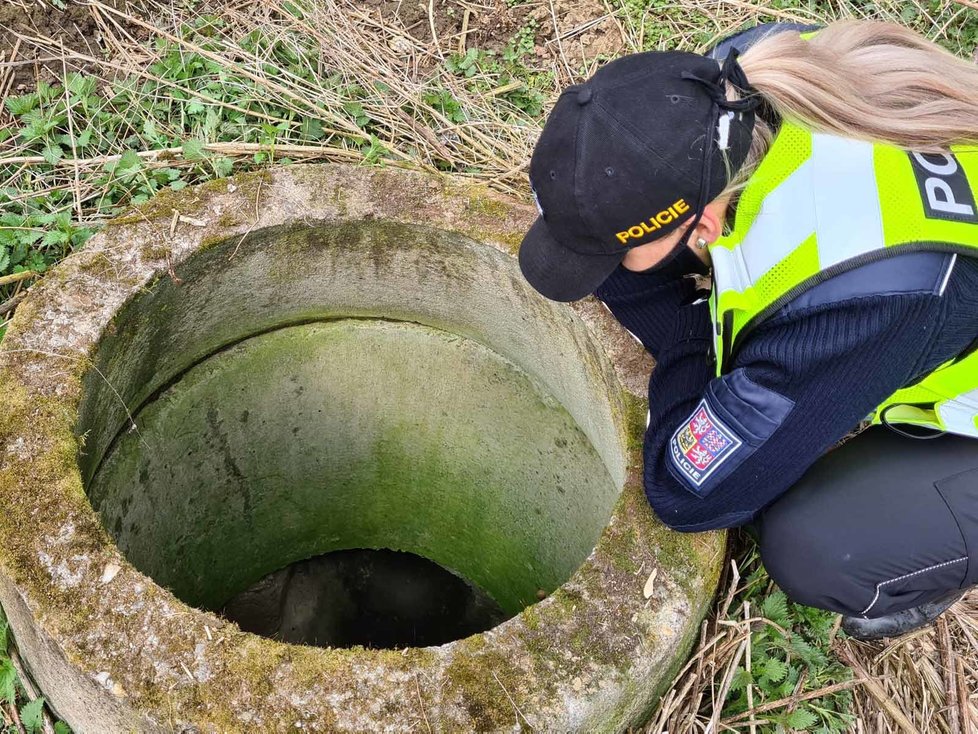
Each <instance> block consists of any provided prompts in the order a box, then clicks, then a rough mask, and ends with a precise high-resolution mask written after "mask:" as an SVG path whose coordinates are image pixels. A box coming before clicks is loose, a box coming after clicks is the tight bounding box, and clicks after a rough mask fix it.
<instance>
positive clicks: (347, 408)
mask: <svg viewBox="0 0 978 734" xmlns="http://www.w3.org/2000/svg"><path fill="white" fill-rule="evenodd" d="M134 418H135V420H136V423H137V425H138V426H139V431H138V432H136V431H125V432H124V433H123V435H122V436H121V437H120V438H119V440H118V441H117V443H116V445H115V448H114V450H113V451H112V453H111V454H110V455H109V456H108V457H107V458H106V460H105V461H104V462H103V464H102V467H101V469H100V470H99V471H98V473H97V475H96V476H95V477H94V479H93V481H92V482H91V484H90V486H89V491H88V494H89V497H90V498H91V500H92V503H93V505H94V506H95V508H96V509H97V510H98V511H99V513H100V515H101V517H102V520H103V524H104V525H105V527H106V528H107V529H108V531H109V534H110V535H112V537H113V539H114V540H115V542H116V544H117V545H118V546H119V548H120V549H121V550H122V552H123V553H124V555H125V556H126V557H127V558H128V559H129V561H130V562H131V563H133V564H134V565H135V566H136V567H137V568H138V569H139V570H141V571H142V572H143V573H145V574H147V575H149V576H150V577H151V578H153V579H154V580H155V581H156V582H157V583H159V584H161V585H163V586H164V587H166V588H168V589H170V590H171V591H173V592H174V593H175V594H176V595H177V597H179V598H180V599H182V600H183V601H185V602H187V603H189V604H191V605H193V606H196V607H203V608H205V609H219V608H220V607H221V606H222V605H223V604H224V603H225V602H226V601H227V600H228V599H229V598H230V597H231V596H232V595H234V594H235V593H236V592H238V591H240V590H241V589H244V588H246V587H247V586H248V585H249V584H251V583H252V582H254V581H255V580H256V579H259V578H261V577H263V576H265V575H266V574H268V573H270V572H272V571H275V570H277V569H279V568H282V567H284V566H286V565H288V564H290V563H292V562H294V561H296V560H298V559H304V558H310V557H312V556H316V555H320V554H322V553H328V552H330V551H336V550H343V549H349V548H390V549H392V550H403V551H409V552H411V553H417V554H419V555H421V556H424V557H425V558H429V559H431V560H433V561H435V562H436V563H438V564H439V565H441V566H443V567H445V568H448V569H451V570H452V571H455V572H456V573H458V574H460V575H461V576H462V577H463V578H465V579H468V580H469V581H470V582H472V583H475V584H476V585H477V586H478V587H479V588H481V589H484V590H485V591H487V592H488V593H489V594H490V595H491V596H492V597H493V598H494V599H495V600H496V601H497V602H498V603H499V604H500V606H502V608H503V609H504V610H506V611H507V612H508V613H509V614H510V615H513V614H516V613H518V612H520V611H521V610H522V609H523V608H524V607H526V606H528V605H529V604H531V603H533V602H535V601H537V591H538V590H539V589H543V590H545V591H546V592H547V593H549V592H551V591H553V590H554V589H555V588H557V587H558V586H560V584H562V583H563V582H564V581H566V580H567V579H568V578H570V576H571V574H572V573H573V572H574V570H575V569H576V568H577V567H578V566H580V565H581V563H582V562H583V561H584V559H585V558H587V556H588V554H589V553H590V552H591V549H592V548H593V547H594V544H595V543H596V542H597V539H598V536H599V535H600V533H601V529H602V528H603V527H604V525H605V523H606V522H607V521H608V518H609V516H610V515H611V508H612V505H613V504H614V500H615V498H616V497H617V494H618V491H617V487H616V485H615V483H614V482H613V481H612V480H611V477H610V476H609V475H608V472H607V470H606V469H605V467H604V465H603V464H602V463H601V459H600V457H599V456H598V454H597V452H596V451H595V450H594V448H592V446H591V445H590V444H589V443H588V441H587V438H586V437H585V436H584V434H583V433H582V432H581V431H580V429H578V428H577V426H576V425H575V424H574V421H573V420H572V419H571V417H570V415H569V414H568V413H567V412H566V411H565V410H563V409H562V408H561V407H560V405H559V404H557V403H556V402H555V401H554V400H553V399H552V398H550V397H549V396H548V395H546V394H545V393H542V392H541V391H540V390H539V389H538V388H537V387H536V386H535V385H534V384H533V383H532V382H531V381H530V380H529V379H528V378H527V377H526V375H524V374H523V373H522V372H521V371H520V370H519V369H517V368H516V367H515V366H514V365H513V364H511V363H509V362H507V361H506V360H504V359H502V358H501V357H500V356H499V355H498V354H496V353H495V352H492V351H490V350H489V349H487V348H485V347H484V346H482V345H481V344H478V343H477V342H474V341H471V340H468V339H462V338H459V337H458V336H455V335H452V334H449V333H448V332H445V331H440V330H437V329H432V328H429V327H424V326H419V325H416V324H408V323H405V322H400V323H391V322H387V321H373V320H371V321H366V320H360V319H356V320H339V321H327V322H320V323H316V324H305V325H300V326H293V327H287V328H282V329H277V330H275V331H272V332H268V333H266V334H263V335H261V336H258V337H255V338H252V339H247V340H245V341H243V342H240V343H238V344H236V345H235V346H233V347H230V348H228V349H225V350H222V351H221V352H220V353H218V354H217V355H215V356H213V357H210V358H208V359H206V360H204V361H203V362H201V363H200V364H199V365H197V366H195V367H194V368H193V369H191V370H189V371H188V372H186V373H185V374H184V375H183V376H182V378H181V379H180V381H179V382H177V383H175V384H174V385H173V386H172V387H170V388H169V389H168V390H166V391H165V392H164V393H163V394H162V395H160V396H159V397H158V398H157V399H156V400H155V401H153V402H152V403H150V404H148V405H147V406H146V407H145V408H144V409H143V410H141V411H139V412H138V413H137V414H135V415H134Z"/></svg>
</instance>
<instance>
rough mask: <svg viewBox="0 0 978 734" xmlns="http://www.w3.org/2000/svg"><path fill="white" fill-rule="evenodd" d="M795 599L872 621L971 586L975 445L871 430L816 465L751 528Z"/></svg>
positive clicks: (976, 535)
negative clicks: (756, 531)
mask: <svg viewBox="0 0 978 734" xmlns="http://www.w3.org/2000/svg"><path fill="white" fill-rule="evenodd" d="M757 529H758V531H759V534H760V544H761V555H762V559H763V561H764V565H765V566H766V567H767V569H768V572H769V573H770V575H771V577H772V578H773V579H774V581H775V582H776V583H777V584H778V586H780V587H781V588H782V589H783V590H784V591H785V593H786V594H787V595H788V596H789V597H791V598H792V599H793V600H794V601H796V602H798V603H801V604H806V605H808V606H813V607H820V608H822V609H829V610H832V611H835V612H839V613H841V614H845V615H849V616H863V617H867V618H874V617H880V616H883V615H885V614H890V613H893V612H898V611H901V610H903V609H908V608H910V607H913V606H916V605H918V604H923V603H925V602H928V601H932V600H934V599H936V598H938V597H940V596H942V595H943V594H946V593H947V592H949V591H951V590H953V589H961V588H966V587H968V586H971V585H973V584H978V439H969V438H962V437H959V436H942V437H940V438H936V439H932V440H927V441H922V440H914V439H911V438H906V437H903V436H899V435H897V434H895V433H893V432H892V431H890V430H888V429H886V428H879V427H875V428H871V429H869V430H867V431H865V432H863V433H862V434H860V435H859V436H857V437H855V438H854V439H852V440H851V441H849V442H848V443H846V444H845V445H844V446H842V448H839V449H836V450H835V451H832V452H830V453H828V454H826V455H825V456H824V457H822V458H821V459H820V460H819V461H818V462H816V464H815V465H814V466H813V467H812V468H811V469H810V470H809V471H808V473H807V474H805V476H804V477H803V478H802V479H801V481H799V482H798V484H796V485H795V486H794V487H792V488H791V489H790V490H789V491H788V492H787V493H786V494H785V495H783V496H782V497H780V498H779V499H778V500H777V501H776V502H775V503H774V504H772V505H771V506H770V507H769V508H768V509H767V510H765V511H764V512H763V513H762V515H761V517H760V519H759V521H758V523H757Z"/></svg>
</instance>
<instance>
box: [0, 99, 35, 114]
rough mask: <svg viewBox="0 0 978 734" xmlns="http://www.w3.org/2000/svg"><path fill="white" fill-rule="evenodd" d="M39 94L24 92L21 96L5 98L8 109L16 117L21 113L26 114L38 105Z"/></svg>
mask: <svg viewBox="0 0 978 734" xmlns="http://www.w3.org/2000/svg"><path fill="white" fill-rule="evenodd" d="M37 102H38V100H37V95H36V94H24V95H21V96H20V97H9V98H8V99H6V100H4V103H5V104H6V105H7V109H8V110H10V114H12V115H14V116H15V117H20V116H21V115H26V114H27V113H28V112H30V111H31V110H33V109H34V108H35V107H37Z"/></svg>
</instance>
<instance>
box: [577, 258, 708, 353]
mask: <svg viewBox="0 0 978 734" xmlns="http://www.w3.org/2000/svg"><path fill="white" fill-rule="evenodd" d="M706 272H707V267H706V265H705V264H704V263H703V262H702V261H700V260H699V258H697V257H696V255H694V254H693V252H692V250H690V249H689V248H688V247H683V248H679V249H677V251H676V252H674V253H672V254H671V255H670V256H669V258H668V259H667V260H666V261H664V262H663V263H661V264H659V265H657V266H655V267H653V268H650V269H649V270H645V271H642V272H632V271H630V270H626V269H625V268H622V267H619V268H618V269H617V270H615V271H614V272H613V273H612V274H611V276H610V277H609V278H608V279H607V280H606V281H605V282H604V283H603V284H602V285H601V287H600V288H598V290H597V292H596V293H595V295H596V296H597V297H598V298H599V299H600V300H601V301H603V302H604V304H605V305H606V306H607V307H608V308H609V310H610V311H611V312H612V314H614V316H615V318H616V319H618V321H619V323H621V325H622V326H624V327H625V328H626V329H627V330H628V332H629V333H630V334H631V335H632V336H633V337H635V338H636V339H638V340H639V341H640V342H641V343H642V345H643V346H644V347H645V348H646V349H647V350H648V351H649V352H651V353H652V354H653V355H656V354H657V353H658V351H659V348H660V347H661V346H662V345H663V344H664V343H666V342H667V341H668V340H669V339H670V337H671V334H672V331H673V324H674V322H675V320H676V314H677V312H678V310H679V309H680V308H681V307H682V306H683V305H685V304H687V303H691V302H692V301H694V300H696V299H697V298H699V297H700V296H701V294H700V293H699V292H698V291H697V288H696V283H695V280H694V279H693V278H692V277H689V276H692V275H694V274H698V275H705V274H706Z"/></svg>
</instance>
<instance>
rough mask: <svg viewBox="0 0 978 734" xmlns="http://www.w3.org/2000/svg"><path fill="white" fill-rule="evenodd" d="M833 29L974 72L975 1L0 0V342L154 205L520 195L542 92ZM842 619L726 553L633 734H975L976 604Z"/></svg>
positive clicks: (24, 707)
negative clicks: (869, 32)
mask: <svg viewBox="0 0 978 734" xmlns="http://www.w3.org/2000/svg"><path fill="white" fill-rule="evenodd" d="M840 17H872V18H885V19H889V20H895V21H897V22H901V23H903V24H905V25H908V26H909V27H912V28H914V29H915V30H917V31H919V32H921V33H923V34H924V35H926V36H928V37H929V38H932V39H934V40H936V41H937V42H939V43H941V44H943V45H944V46H945V47H947V48H948V49H950V50H951V51H953V52H954V53H957V54H959V55H962V56H966V57H969V58H973V55H974V53H975V45H976V43H978V2H975V1H974V0H874V1H873V2H856V1H855V0H770V1H762V0H428V1H427V2H417V1H413V0H399V1H395V0H366V1H365V2H354V1H353V0H239V1H238V2H234V3H225V2H219V1H218V0H199V1H194V0H169V1H164V0H140V1H139V2H136V1H135V0H133V1H131V2H124V1H122V0H83V1H80V2H71V1H70V0H46V2H45V1H44V0H5V5H4V7H2V8H0V29H2V30H0V98H2V107H0V338H2V334H3V331H4V330H5V328H6V325H7V323H9V319H10V318H11V316H12V314H13V312H14V310H15V308H16V306H17V304H18V303H19V302H20V301H21V300H22V298H23V296H24V294H25V293H26V291H27V289H28V288H29V287H30V286H31V284H33V283H35V282H37V280H38V279H39V278H43V277H44V274H45V272H46V271H47V270H48V268H50V267H51V266H52V265H53V264H55V263H56V262H58V261H59V260H60V259H61V258H63V257H65V256H66V255H67V254H68V253H70V252H72V251H73V250H77V249H79V248H82V247H84V244H85V242H86V240H87V239H88V238H89V237H90V236H91V235H92V234H93V233H94V232H95V231H97V230H98V229H99V228H100V227H102V226H104V225H105V223H106V222H108V221H110V220H112V219H119V218H122V219H124V218H126V217H131V216H135V215H134V214H133V212H132V207H133V206H134V205H137V204H140V203H143V202H146V201H148V200H149V199H150V198H151V197H155V198H154V201H156V202H158V203H159V206H161V207H166V202H167V198H166V194H167V192H168V191H171V192H172V191H178V190H180V189H181V188H184V187H186V186H189V185H193V184H199V183H205V182H207V181H211V180H214V179H217V178H221V177H224V176H227V175H229V174H231V173H237V172H242V171H248V170H261V169H264V168H266V167H268V166H270V165H288V164H290V163H292V162H296V161H327V160H328V161H343V162H352V163H359V164H363V165H380V166H398V167H408V168H416V169H422V170H428V171H443V172H449V173H452V174H455V175H459V176H463V177H466V178H469V179H471V180H473V181H474V182H479V183H482V184H485V185H488V186H490V187H492V188H494V189H496V190H499V191H502V192H505V193H507V194H510V195H513V196H517V197H524V198H525V197H528V194H529V191H528V185H527V179H526V166H527V163H528V159H529V155H530V152H531V151H532V147H533V143H534V141H535V139H536V136H537V135H538V134H539V130H540V126H541V124H542V121H543V120H544V119H545V116H546V114H547V111H548V110H549V108H550V106H551V105H552V104H553V102H554V100H555V99H556V95H557V94H558V93H559V90H560V89H562V88H563V87H565V86H566V85H568V84H570V83H574V82H577V81H580V80H582V79H584V78H586V77H587V76H588V75H589V74H591V73H592V72H593V71H594V70H595V69H596V68H597V67H598V66H599V65H600V64H601V63H603V62H605V61H607V60H608V59H610V58H614V57H615V56H618V55H621V54H624V53H630V52H636V51H641V50H650V49H664V48H680V49H684V50H690V51H703V50H705V49H706V48H708V47H709V46H710V45H712V44H713V43H715V42H716V41H718V40H719V39H721V38H722V37H724V36H725V35H727V34H729V33H731V32H734V31H736V30H739V29H742V28H746V27H750V26H752V25H754V24H757V23H761V22H766V21H775V20H789V21H798V22H805V23H821V22H826V21H828V20H831V19H834V18H840ZM177 216H180V213H178V214H177ZM0 399H2V395H0ZM838 622H839V620H838V617H837V616H835V615H831V614H828V613H823V612H819V611H816V610H812V609H808V608H804V607H800V606H797V605H794V604H792V603H790V602H789V601H788V600H787V599H786V598H785V597H784V595H783V593H782V592H780V591H779V590H777V589H776V587H775V586H774V585H773V584H772V583H771V581H770V580H769V579H768V578H767V576H766V575H765V573H764V571H763V568H762V567H761V565H760V563H759V560H758V558H757V552H756V549H755V547H754V546H753V544H752V542H751V541H750V540H749V539H748V538H745V537H742V536H740V535H738V534H734V535H733V537H732V542H731V558H730V562H729V571H728V574H727V577H726V579H725V580H724V582H723V584H722V588H721V592H720V595H719V598H718V600H717V606H716V610H715V613H714V614H713V615H711V617H710V618H709V619H708V620H706V621H705V622H704V626H703V630H702V635H701V640H700V645H699V647H698V649H697V651H696V652H695V654H694V656H693V657H692V659H691V661H690V662H689V664H688V665H687V666H686V667H685V668H683V669H682V670H681V671H680V672H679V673H678V675H677V677H676V680H675V684H674V687H673V688H672V690H670V691H669V692H668V693H667V694H666V695H665V696H664V697H663V699H662V701H661V702H660V704H659V706H658V707H657V709H656V710H655V711H653V712H652V713H651V715H650V722H649V724H648V725H647V729H646V730H647V731H648V732H656V733H657V732H664V731H665V732H685V731H695V732H720V731H747V732H751V734H756V733H757V732H780V731H812V732H842V731H852V732H891V731H892V732H904V733H909V732H922V731H926V732H942V733H943V732H947V733H948V734H959V733H960V734H967V732H978V693H975V691H978V596H976V595H974V594H973V595H972V596H971V597H970V598H966V599H965V601H963V602H962V603H960V604H958V605H957V606H955V607H954V608H953V609H952V610H951V612H949V613H948V614H947V615H945V617H944V618H942V620H941V621H940V622H939V624H938V625H936V626H935V627H934V628H931V629H928V630H924V631H921V632H918V633H915V634H913V635H909V636H907V637H905V638H902V639H900V640H897V641H894V642H892V643H889V644H882V643H881V644H871V645H870V644H859V643H856V642H854V641H852V640H848V639H845V638H844V635H843V634H841V633H840V632H839V629H838ZM18 664H19V663H18V658H17V655H16V651H15V649H14V648H13V647H12V645H11V641H10V640H8V639H7V634H6V624H5V622H4V621H3V618H2V617H0V711H2V721H0V723H2V725H3V726H5V727H6V728H7V729H8V730H10V731H29V732H31V731H57V732H58V734H61V732H63V731H66V729H65V727H64V725H63V724H59V723H56V721H55V719H54V717H52V716H51V715H50V712H46V710H45V708H44V703H43V698H42V697H40V695H39V692H37V691H33V690H32V689H30V688H29V687H26V686H27V685H29V684H28V683H27V682H26V681H24V682H18V676H17V665H18Z"/></svg>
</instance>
